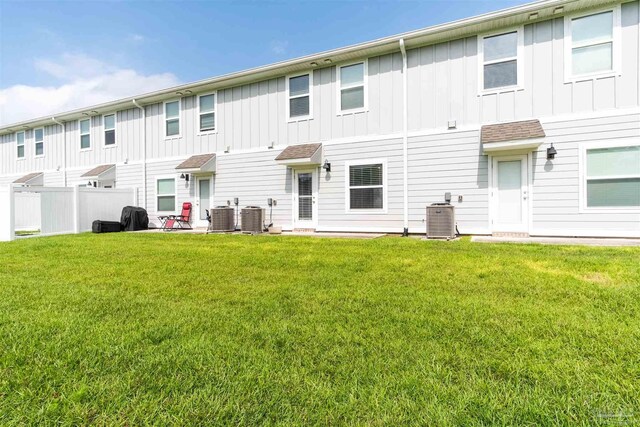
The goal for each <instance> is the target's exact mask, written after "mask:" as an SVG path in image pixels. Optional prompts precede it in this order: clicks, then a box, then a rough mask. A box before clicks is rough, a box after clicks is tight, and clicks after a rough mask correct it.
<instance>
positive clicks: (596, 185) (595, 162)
mask: <svg viewBox="0 0 640 427" xmlns="http://www.w3.org/2000/svg"><path fill="white" fill-rule="evenodd" d="M584 179H585V188H586V207H587V208H617V209H634V210H635V209H638V208H640V145H632V146H622V147H621V146H616V147H604V148H600V147H598V148H592V149H587V150H586V168H585V175H584Z"/></svg>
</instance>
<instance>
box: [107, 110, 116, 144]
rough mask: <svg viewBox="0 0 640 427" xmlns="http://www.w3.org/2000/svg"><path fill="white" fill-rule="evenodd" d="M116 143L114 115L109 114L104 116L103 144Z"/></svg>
mask: <svg viewBox="0 0 640 427" xmlns="http://www.w3.org/2000/svg"><path fill="white" fill-rule="evenodd" d="M115 143H116V116H115V114H109V115H108V116H104V145H115Z"/></svg>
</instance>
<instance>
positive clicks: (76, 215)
mask: <svg viewBox="0 0 640 427" xmlns="http://www.w3.org/2000/svg"><path fill="white" fill-rule="evenodd" d="M73 232H74V233H76V234H78V233H80V187H79V186H78V185H76V186H74V187H73Z"/></svg>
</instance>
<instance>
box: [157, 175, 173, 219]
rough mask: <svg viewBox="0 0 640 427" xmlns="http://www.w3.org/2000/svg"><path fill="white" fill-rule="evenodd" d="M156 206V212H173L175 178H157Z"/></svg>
mask: <svg viewBox="0 0 640 427" xmlns="http://www.w3.org/2000/svg"><path fill="white" fill-rule="evenodd" d="M156 197H157V201H156V206H157V211H158V212H175V210H176V180H175V178H158V180H157V181H156Z"/></svg>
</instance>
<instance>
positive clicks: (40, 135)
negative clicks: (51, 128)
mask: <svg viewBox="0 0 640 427" xmlns="http://www.w3.org/2000/svg"><path fill="white" fill-rule="evenodd" d="M33 140H34V142H35V148H36V157H41V156H44V128H38V129H35V130H34V131H33Z"/></svg>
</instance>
